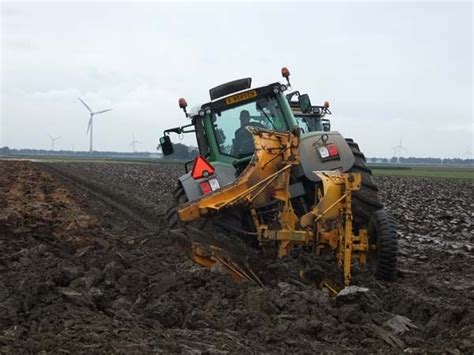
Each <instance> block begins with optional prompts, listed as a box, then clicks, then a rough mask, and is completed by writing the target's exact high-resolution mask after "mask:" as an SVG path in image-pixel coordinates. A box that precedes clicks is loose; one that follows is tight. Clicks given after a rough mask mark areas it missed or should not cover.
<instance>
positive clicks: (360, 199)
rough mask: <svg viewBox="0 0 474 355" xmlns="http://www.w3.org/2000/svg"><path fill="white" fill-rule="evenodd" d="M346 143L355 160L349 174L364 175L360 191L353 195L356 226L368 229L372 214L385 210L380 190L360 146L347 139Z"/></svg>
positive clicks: (353, 212)
mask: <svg viewBox="0 0 474 355" xmlns="http://www.w3.org/2000/svg"><path fill="white" fill-rule="evenodd" d="M346 142H347V144H349V147H350V148H351V150H352V154H353V155H354V159H355V161H354V165H353V166H352V168H351V169H350V170H349V172H352V173H361V174H362V184H361V187H360V190H359V191H357V192H354V193H353V194H352V214H353V216H354V225H355V227H356V228H357V229H360V228H366V227H367V225H368V224H369V220H370V217H371V216H372V214H373V213H374V212H376V211H378V210H380V209H381V208H383V205H382V203H381V202H380V200H379V197H378V191H379V190H378V188H377V185H376V184H375V182H374V179H373V177H372V170H371V169H370V168H369V167H368V166H367V162H366V160H365V156H364V154H363V153H362V152H361V151H360V149H359V145H358V144H357V143H355V142H354V140H353V139H350V138H347V139H346Z"/></svg>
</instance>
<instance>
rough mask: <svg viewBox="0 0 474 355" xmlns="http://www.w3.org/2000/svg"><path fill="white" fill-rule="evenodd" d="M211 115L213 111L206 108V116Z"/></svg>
mask: <svg viewBox="0 0 474 355" xmlns="http://www.w3.org/2000/svg"><path fill="white" fill-rule="evenodd" d="M210 114H211V109H210V108H209V107H208V108H206V115H210Z"/></svg>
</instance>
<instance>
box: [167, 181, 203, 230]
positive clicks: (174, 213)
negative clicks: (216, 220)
mask: <svg viewBox="0 0 474 355" xmlns="http://www.w3.org/2000/svg"><path fill="white" fill-rule="evenodd" d="M173 195H174V204H173V206H171V207H170V208H168V210H167V211H166V221H167V222H168V228H169V229H178V228H182V227H184V225H183V222H181V221H180V220H179V218H178V206H181V205H182V204H183V203H186V202H188V197H187V196H186V192H184V189H183V187H182V186H181V184H179V185H178V187H177V188H176V189H175V190H174V193H173ZM190 225H191V226H192V227H194V228H197V229H204V227H205V225H206V221H205V220H197V221H195V222H192V223H191V224H190Z"/></svg>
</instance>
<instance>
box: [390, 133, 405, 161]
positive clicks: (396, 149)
mask: <svg viewBox="0 0 474 355" xmlns="http://www.w3.org/2000/svg"><path fill="white" fill-rule="evenodd" d="M392 149H393V151H394V153H395V155H396V156H397V164H400V156H401V155H402V149H403V150H407V149H406V148H405V147H404V146H403V145H402V137H400V143H399V144H398V145H397V146H395V147H393V148H392ZM397 153H398V154H397Z"/></svg>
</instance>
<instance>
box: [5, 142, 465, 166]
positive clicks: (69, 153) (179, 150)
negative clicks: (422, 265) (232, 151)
mask: <svg viewBox="0 0 474 355" xmlns="http://www.w3.org/2000/svg"><path fill="white" fill-rule="evenodd" d="M173 148H174V153H173V154H171V155H168V156H166V157H163V155H162V154H161V151H160V150H159V151H157V152H155V153H152V152H135V153H132V152H87V151H73V150H46V149H30V148H24V149H11V148H8V147H1V148H0V156H56V157H77V158H81V157H84V158H165V159H176V160H191V159H193V158H194V157H196V156H197V155H198V154H199V152H198V149H197V148H196V147H191V146H187V145H186V144H182V143H174V144H173ZM367 162H368V163H369V164H397V163H399V164H405V165H407V164H408V165H410V164H418V165H474V159H460V158H446V159H442V158H415V157H408V158H404V157H400V161H398V158H397V157H392V158H376V157H375V158H367Z"/></svg>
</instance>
